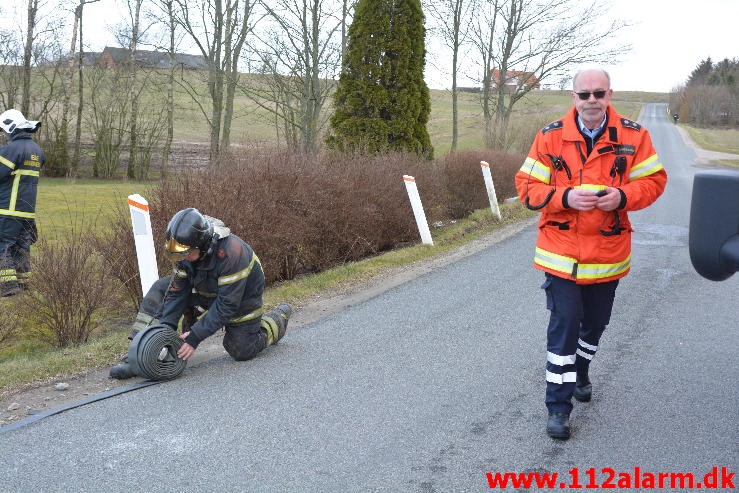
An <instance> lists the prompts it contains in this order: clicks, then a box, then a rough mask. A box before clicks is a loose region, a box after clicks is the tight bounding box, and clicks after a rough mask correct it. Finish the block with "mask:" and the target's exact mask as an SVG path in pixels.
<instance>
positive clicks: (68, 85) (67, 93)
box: [57, 0, 100, 175]
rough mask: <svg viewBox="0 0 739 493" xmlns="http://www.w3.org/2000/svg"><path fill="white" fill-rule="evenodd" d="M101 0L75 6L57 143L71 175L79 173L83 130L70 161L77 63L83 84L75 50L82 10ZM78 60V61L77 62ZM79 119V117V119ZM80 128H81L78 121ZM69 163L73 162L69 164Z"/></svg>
mask: <svg viewBox="0 0 739 493" xmlns="http://www.w3.org/2000/svg"><path fill="white" fill-rule="evenodd" d="M98 1H100V0H80V3H79V4H78V5H77V6H76V7H75V9H74V22H73V24H72V41H71V45H70V46H71V47H70V49H69V56H68V58H67V70H66V74H65V76H64V93H63V100H62V117H61V123H60V127H59V136H58V143H57V149H58V156H59V159H62V160H63V161H64V163H65V164H64V168H65V169H66V170H67V172H68V173H69V174H71V175H76V174H77V166H78V164H79V162H78V160H79V149H80V142H79V139H80V137H81V131H80V132H78V133H77V134H76V136H75V137H76V138H75V142H74V149H75V153H74V155H75V158H74V159H73V160H72V162H71V163H69V151H68V145H69V113H70V109H71V100H72V87H73V85H74V74H75V65H77V66H78V67H77V70H78V71H79V72H78V73H79V77H78V84H79V86H80V88H81V87H82V85H83V81H82V65H83V58H82V56H83V54H82V50H81V49H80V52H79V53H78V54H77V56H75V51H76V48H77V37H78V34H79V38H80V40H81V39H82V12H83V9H84V7H85V5H87V4H90V3H95V2H98ZM75 62H76V63H75ZM78 103H80V109H81V103H82V98H80V100H79V101H78ZM78 120H79V119H78ZM77 126H78V128H81V127H80V125H79V121H78V125H77ZM67 163H69V164H71V165H68V164H67Z"/></svg>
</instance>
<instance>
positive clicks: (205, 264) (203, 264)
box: [193, 236, 229, 270]
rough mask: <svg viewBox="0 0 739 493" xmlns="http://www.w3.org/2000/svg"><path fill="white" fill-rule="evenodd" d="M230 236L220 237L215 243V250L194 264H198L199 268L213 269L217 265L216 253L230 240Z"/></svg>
mask: <svg viewBox="0 0 739 493" xmlns="http://www.w3.org/2000/svg"><path fill="white" fill-rule="evenodd" d="M228 238H229V237H228V236H227V237H225V238H219V239H218V240H216V243H215V245H213V250H212V251H211V252H210V253H208V254H206V255H205V256H204V257H203V258H202V259H200V260H198V261H197V262H194V263H193V266H194V267H195V266H197V267H196V268H197V270H213V269H215V267H216V256H215V253H216V252H217V251H218V250H219V249H220V248H222V245H223V243H224V242H225V241H226V240H228Z"/></svg>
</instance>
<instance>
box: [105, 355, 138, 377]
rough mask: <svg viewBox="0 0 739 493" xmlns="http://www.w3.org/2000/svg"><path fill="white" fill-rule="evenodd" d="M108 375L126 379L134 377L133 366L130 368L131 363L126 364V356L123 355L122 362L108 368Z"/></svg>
mask: <svg viewBox="0 0 739 493" xmlns="http://www.w3.org/2000/svg"><path fill="white" fill-rule="evenodd" d="M109 375H110V378H115V379H118V380H126V379H128V378H133V377H135V376H136V373H135V372H134V371H133V368H131V365H130V364H128V356H125V357H124V358H123V362H122V363H119V364H117V365H115V366H114V367H113V368H111V369H110V373H109Z"/></svg>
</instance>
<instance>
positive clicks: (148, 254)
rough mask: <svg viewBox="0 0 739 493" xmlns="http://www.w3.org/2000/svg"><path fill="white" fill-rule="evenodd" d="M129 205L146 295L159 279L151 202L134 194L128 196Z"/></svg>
mask: <svg viewBox="0 0 739 493" xmlns="http://www.w3.org/2000/svg"><path fill="white" fill-rule="evenodd" d="M128 206H129V209H130V210H131V224H132V225H133V240H134V243H135V244H136V258H137V260H138V263H139V277H140V278H141V292H142V293H143V294H144V296H146V293H148V292H149V288H150V287H151V285H152V284H154V283H155V282H156V281H157V280H158V279H159V272H158V268H157V257H156V252H155V251H154V234H153V233H152V231H151V218H150V217H149V203H148V202H147V201H146V199H144V197H142V196H141V195H139V194H134V195H129V196H128Z"/></svg>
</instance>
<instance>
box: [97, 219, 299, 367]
mask: <svg viewBox="0 0 739 493" xmlns="http://www.w3.org/2000/svg"><path fill="white" fill-rule="evenodd" d="M165 252H166V255H167V256H168V257H169V258H170V259H171V260H173V261H174V262H175V266H174V270H173V273H172V276H171V277H164V278H162V279H159V280H158V281H157V282H155V283H154V284H153V285H152V287H151V288H150V289H149V292H148V293H147V294H146V296H145V297H144V300H143V302H142V303H141V307H140V309H139V313H138V315H137V317H136V322H135V323H134V324H133V327H132V330H131V334H130V335H129V339H131V340H133V341H134V344H132V349H131V350H129V355H128V356H127V357H126V358H124V361H123V363H121V364H118V365H116V366H114V367H113V368H111V370H110V376H111V377H112V378H118V379H124V378H131V377H133V376H135V375H137V374H140V373H141V371H140V369H139V364H137V362H134V361H130V359H131V355H132V354H133V350H135V348H134V347H133V346H134V345H135V344H137V343H140V342H141V341H140V339H141V336H142V335H144V331H145V330H148V329H151V328H152V326H153V325H156V326H158V327H167V328H169V329H171V330H173V331H175V333H176V330H177V327H178V325H179V326H181V330H182V334H181V335H179V339H180V340H181V345H180V344H177V346H178V347H177V348H175V349H176V357H177V358H181V359H182V360H185V361H186V360H188V359H189V358H190V357H191V356H192V355H193V353H195V350H196V349H197V347H198V345H199V344H200V343H201V342H202V341H203V340H204V339H206V338H207V337H209V336H212V335H213V334H215V333H216V332H217V331H218V330H219V329H221V328H225V335H224V337H223V347H224V349H225V350H226V351H227V352H228V354H230V355H231V357H232V358H234V359H235V360H237V361H244V360H248V359H251V358H253V357H255V356H256V355H257V354H258V353H259V352H260V351H261V350H262V349H264V348H265V347H267V346H271V345H273V344H276V343H277V341H278V340H280V339H281V338H282V336H283V335H284V334H285V331H286V330H287V322H288V319H289V317H290V315H291V314H292V308H291V307H290V305H288V304H286V303H283V304H281V305H279V306H278V307H277V308H276V309H275V310H274V311H272V312H270V313H267V314H263V313H262V293H263V292H264V272H263V271H262V266H261V264H260V263H259V258H258V257H257V255H256V254H255V253H254V250H252V248H251V246H249V245H248V244H247V243H246V242H245V241H243V240H242V239H241V238H239V237H238V236H236V235H233V234H231V233H230V231H229V229H228V228H227V227H225V225H224V224H223V222H222V221H220V220H218V219H214V218H211V217H208V216H205V215H203V214H201V213H200V212H199V211H198V210H197V209H194V208H188V209H184V210H181V211H179V212H177V213H176V214H175V215H174V216H173V217H172V219H171V220H170V221H169V224H168V226H167V233H166V239H165ZM165 331H166V330H165ZM139 332H141V334H140V335H139V337H138V338H137V337H136V336H137V334H139ZM178 342H179V340H178ZM162 354H163V356H160V355H155V356H154V357H159V358H161V357H164V356H166V351H163V352H162ZM142 376H149V377H151V375H142Z"/></svg>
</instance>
